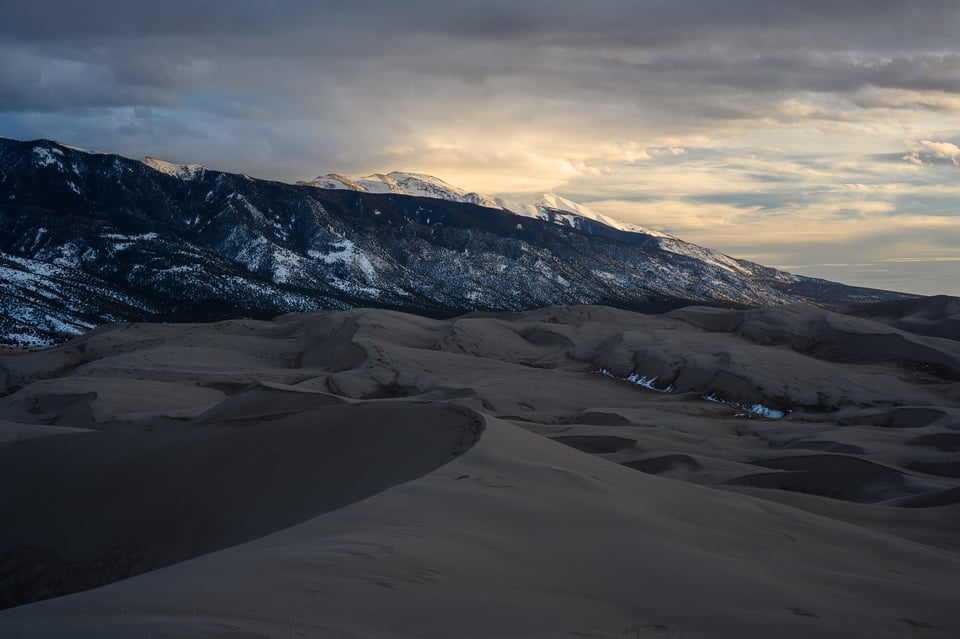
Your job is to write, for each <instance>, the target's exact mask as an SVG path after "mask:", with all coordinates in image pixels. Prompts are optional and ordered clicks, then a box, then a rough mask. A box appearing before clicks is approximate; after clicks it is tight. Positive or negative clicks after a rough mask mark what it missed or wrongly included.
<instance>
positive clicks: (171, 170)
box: [140, 156, 207, 180]
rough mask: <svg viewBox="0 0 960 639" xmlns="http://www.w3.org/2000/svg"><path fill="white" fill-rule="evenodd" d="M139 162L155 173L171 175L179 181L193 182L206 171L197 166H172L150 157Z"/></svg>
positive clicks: (202, 167)
mask: <svg viewBox="0 0 960 639" xmlns="http://www.w3.org/2000/svg"><path fill="white" fill-rule="evenodd" d="M140 162H142V163H143V164H145V165H147V166H149V167H150V168H151V169H153V170H155V171H160V172H161V173H166V174H167V175H172V176H173V177H175V178H179V179H181V180H194V179H196V178H197V177H199V176H201V175H202V174H203V172H204V171H206V170H207V169H206V167H204V166H201V165H199V164H174V163H172V162H167V161H166V160H161V159H159V158H155V157H150V156H147V157H145V158H143V159H142V160H140Z"/></svg>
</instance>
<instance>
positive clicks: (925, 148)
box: [901, 140, 960, 166]
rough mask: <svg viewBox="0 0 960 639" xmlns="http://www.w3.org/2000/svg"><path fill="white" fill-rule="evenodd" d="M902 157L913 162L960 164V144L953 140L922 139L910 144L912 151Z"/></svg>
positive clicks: (919, 163)
mask: <svg viewBox="0 0 960 639" xmlns="http://www.w3.org/2000/svg"><path fill="white" fill-rule="evenodd" d="M901 159H903V160H904V161H906V162H911V163H913V164H918V165H921V166H922V165H925V164H952V165H953V166H960V146H957V145H956V144H953V143H952V142H933V141H931V140H920V141H919V142H914V143H912V144H911V145H910V152H909V153H908V154H907V155H904V156H903V157H902V158H901Z"/></svg>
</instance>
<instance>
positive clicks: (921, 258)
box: [0, 0, 960, 295]
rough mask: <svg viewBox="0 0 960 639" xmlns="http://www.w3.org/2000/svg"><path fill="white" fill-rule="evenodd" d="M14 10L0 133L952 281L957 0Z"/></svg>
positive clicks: (918, 288) (954, 285)
mask: <svg viewBox="0 0 960 639" xmlns="http://www.w3.org/2000/svg"><path fill="white" fill-rule="evenodd" d="M6 5H7V6H4V7H3V8H2V9H0V135H3V136H6V137H11V138H16V139H22V140H28V139H36V138H48V139H54V140H58V141H62V142H66V143H69V144H74V145H77V146H81V147H85V148H90V149H94V150H101V151H107V152H112V153H119V154H121V155H125V156H128V157H135V158H139V157H143V156H147V155H150V156H155V157H160V158H163V159H165V160H169V161H172V162H180V163H199V164H203V165H206V166H208V167H211V168H215V169H220V170H226V171H234V172H240V173H246V174H248V175H251V176H255V177H262V178H270V179H277V180H283V181H288V182H294V181H297V180H303V179H310V178H313V177H315V176H317V175H322V174H326V173H331V172H338V173H346V174H351V175H362V174H369V173H374V172H388V171H391V170H401V171H413V172H422V173H428V174H431V175H435V176H437V177H440V178H442V179H444V180H446V181H447V182H450V183H451V184H455V185H457V186H460V187H462V188H465V189H468V190H472V191H477V192H479V193H483V194H487V195H505V196H509V197H513V198H519V199H533V198H534V197H535V196H537V195H539V194H540V193H544V192H554V193H559V194H560V195H563V196H565V197H568V198H571V199H573V200H575V201H578V202H581V203H584V204H587V205H588V206H590V207H591V208H593V209H595V210H597V211H599V212H601V213H604V214H606V215H609V216H612V217H616V218H619V219H622V220H625V221H629V222H634V223H637V224H640V225H643V226H646V227H648V228H652V229H656V230H659V231H664V232H668V233H671V234H673V235H675V236H677V237H679V238H681V239H684V240H687V241H691V242H695V243H698V244H701V245H704V246H709V247H711V248H716V249H718V250H721V251H723V252H725V253H728V254H730V255H733V256H735V257H740V258H746V259H750V260H753V261H757V262H760V263H762V264H766V265H769V266H776V267H780V268H786V269H787V270H790V271H793V272H796V273H801V274H805V275H813V276H817V277H825V278H828V279H833V280H837V281H841V282H845V283H849V284H858V285H864V286H871V287H877V288H886V289H892V290H902V291H910V292H915V293H927V294H934V293H947V294H952V295H960V0H839V1H838V0H829V1H827V0H791V1H789V2H786V1H782V2H778V1H776V0H724V1H723V2H719V1H716V0H620V1H614V0H593V1H592V2H583V1H582V0H577V1H574V0H551V1H545V0H527V1H524V0H510V1H507V0H485V1H483V2H466V1H465V2H454V1H452V0H450V1H447V2H426V1H421V0H406V1H404V2H385V1H371V0H353V1H352V2H337V3H333V2H326V1H317V0H289V1H284V0H275V1H273V2H270V3H266V2H261V1H252V0H230V1H225V0H224V1H205V0H190V1H184V0H166V1H164V2H150V3H147V2H138V1H133V0H125V1H123V2H117V1H111V0H85V1H83V2H78V1H76V0H70V1H56V0H31V1H30V2H19V3H6Z"/></svg>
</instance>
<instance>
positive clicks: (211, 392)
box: [0, 304, 960, 638]
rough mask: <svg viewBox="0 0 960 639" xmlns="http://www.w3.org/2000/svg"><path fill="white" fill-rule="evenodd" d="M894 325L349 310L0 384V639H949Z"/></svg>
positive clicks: (89, 352)
mask: <svg viewBox="0 0 960 639" xmlns="http://www.w3.org/2000/svg"><path fill="white" fill-rule="evenodd" d="M940 308H946V309H947V310H949V308H952V307H949V305H946V304H941V305H940V306H937V307H936V308H935V309H934V310H936V309H940ZM894 310H895V311H898V312H900V313H902V314H903V315H904V316H905V317H911V316H916V315H917V314H918V313H920V311H917V310H916V308H913V307H910V306H904V307H903V308H900V307H898V309H894ZM881 311H882V313H881ZM891 313H893V311H892V310H890V309H887V308H883V309H880V310H879V311H877V312H876V313H875V314H876V315H878V316H879V315H881V314H882V315H883V317H882V319H883V321H876V320H875V319H874V318H872V317H869V316H867V315H868V312H867V311H865V310H864V309H863V308H857V309H856V313H855V314H843V313H837V312H830V311H825V310H821V309H813V308H809V307H803V306H793V307H783V308H778V309H758V310H752V311H724V310H717V309H705V308H687V309H680V310H678V311H674V312H672V313H668V314H666V315H660V316H646V315H640V314H635V313H629V312H624V311H617V310H613V309H609V308H603V307H568V308H548V309H542V310H539V311H533V312H530V313H524V314H516V315H510V314H496V315H482V314H474V315H470V316H465V317H462V318H457V319H454V320H448V321H441V320H429V319H424V318H420V317H415V316H410V315H404V314H401V313H394V312H389V311H382V310H369V309H356V310H352V311H344V312H323V313H317V314H295V315H288V316H283V317H280V318H277V319H276V320H275V321H273V322H249V321H236V322H222V323H218V324H210V325H180V326H174V325H148V324H139V325H123V326H117V327H109V328H102V329H98V330H97V331H94V332H93V333H91V334H88V335H85V336H82V337H80V338H78V339H76V340H74V341H72V342H70V343H68V344H66V345H64V346H62V347H59V348H56V349H50V350H46V351H39V352H37V353H32V354H21V355H16V356H7V357H2V358H0V386H2V387H4V388H5V389H4V390H3V393H4V394H5V396H3V397H2V398H0V486H2V487H3V488H0V517H2V518H3V520H4V521H5V522H12V523H11V524H5V526H4V527H3V529H2V530H0V558H2V559H0V561H3V562H4V563H3V564H2V567H3V570H2V571H0V575H2V578H0V601H2V603H3V605H5V606H13V607H8V608H7V609H6V610H2V611H0V635H4V636H18V637H19V636H23V637H46V636H51V637H52V636H58V637H59V636H64V635H69V636H79V637H130V636H145V637H264V636H269V637H505V636H513V637H559V636H570V637H575V636H581V637H684V638H694V637H731V638H732V637H747V636H777V637H810V636H824V637H903V636H930V637H938V636H942V637H950V636H957V635H958V634H960V609H958V608H957V606H956V594H955V593H956V592H958V591H960V536H958V535H957V533H956V530H958V529H960V504H958V501H960V499H958V497H957V494H958V492H960V490H958V487H960V479H958V478H957V477H956V475H957V473H956V468H955V466H956V463H957V461H958V458H957V445H958V441H957V435H960V387H958V382H957V377H958V376H957V375H956V372H957V371H960V343H958V342H957V341H956V338H957V337H960V335H955V334H952V333H950V332H949V331H948V330H947V329H948V328H949V323H941V324H942V325H938V326H939V328H938V329H937V330H936V331H933V332H936V333H938V334H937V335H930V334H918V333H914V332H910V331H908V330H905V329H904V328H903V326H907V325H909V324H910V322H905V323H904V322H899V323H898V322H897V320H896V318H893V319H891V317H892V316H891ZM928 315H929V313H928ZM924 317H926V316H924ZM935 319H936V318H934V320H931V321H935ZM944 326H945V327H946V328H944ZM928 328H929V326H928ZM930 332H931V331H927V333H930ZM628 380H633V381H628ZM638 381H639V382H642V383H641V384H638V383H636V382H638ZM667 389H669V392H664V391H666V390H667ZM705 397H709V398H710V400H708V399H705ZM756 406H761V407H763V408H764V410H757V409H756V408H755V407H756ZM773 411H782V412H783V413H784V415H783V417H782V418H780V419H770V418H768V417H764V415H767V416H770V415H775V413H774V412H773ZM69 593H72V594H69ZM50 597H53V598H50ZM31 601H32V602H34V603H27V602H31ZM17 604H25V605H17Z"/></svg>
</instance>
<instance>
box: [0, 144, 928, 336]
mask: <svg viewBox="0 0 960 639" xmlns="http://www.w3.org/2000/svg"><path fill="white" fill-rule="evenodd" d="M0 167H2V172H0V343H6V344H13V345H41V344H49V343H53V342H56V341H62V340H63V339H65V338H67V337H69V336H70V335H72V334H76V333H78V332H82V331H83V330H86V329H87V328H90V327H92V326H95V325H98V324H101V323H106V322H118V321H133V320H153V321H212V320H219V319H226V318H230V317H239V316H252V317H270V316H273V315H277V314H280V313H284V312H290V311H308V310H316V309H321V308H339V309H342V308H348V307H353V306H375V307H381V308H391V309H397V310H404V311H410V312H415V313H420V314H426V315H432V316H452V315H456V314H460V313H464V312H469V311H478V310H480V311H501V310H505V311H513V310H524V309H530V308H535V307H542V306H548V305H564V304H584V303H589V304H607V305H611V306H616V307H620V308H626V309H634V310H637V309H640V310H655V309H664V310H665V309H668V308H671V307H675V306H679V305H682V304H684V303H689V302H696V303H708V304H719V305H727V306H736V305H741V306H756V305H770V304H782V303H789V302H795V301H808V302H813V303H816V304H827V303H856V302H870V301H882V300H895V299H904V298H908V297H912V296H908V295H904V294H899V293H891V292H887V291H877V290H872V289H863V288H856V287H850V286H845V285H842V284H836V283H833V282H827V281H825V280H819V279H813V278H807V277H800V276H795V275H791V274H789V273H785V272H783V271H778V270H776V269H772V268H768V267H764V266H760V265H758V264H754V263H751V262H747V261H743V260H734V259H732V258H729V257H727V256H723V255H721V254H719V253H717V252H715V251H711V250H709V249H703V248H700V247H697V246H695V245H692V244H687V243H684V242H681V241H679V240H677V239H676V238H668V237H666V236H661V235H658V234H653V233H645V232H630V231H624V230H620V229H617V228H613V227H611V226H608V225H606V224H603V223H601V222H598V221H595V220H591V219H587V218H583V217H579V218H577V219H576V222H577V223H576V225H570V224H569V223H566V224H565V223H557V222H554V221H550V220H543V219H536V218H529V217H521V216H518V215H516V214H514V213H511V212H509V211H506V210H502V209H496V208H488V207H484V206H478V205H475V204H471V203H464V202H454V201H447V200H442V199H435V198H429V197H416V196H411V195H400V194H395V193H364V192H357V191H350V190H332V189H325V188H317V187H316V186H314V185H292V184H285V183H281V182H274V181H267V180H256V179H253V178H250V177H248V176H244V175H236V174H230V173H222V172H219V171H213V170H209V169H205V168H203V167H199V166H194V165H190V166H180V165H171V164H167V163H164V162H160V161H156V160H149V159H148V160H145V161H137V160H131V159H127V158H123V157H120V156H117V155H110V154H100V153H90V152H87V151H83V150H80V149H76V148H73V147H69V146H65V145H62V144H58V143H56V142H50V141H46V140H39V141H32V142H19V141H15V140H10V139H5V138H0ZM558 214H560V215H558V219H560V218H563V219H564V220H567V221H569V219H570V218H571V215H570V214H569V213H565V212H560V211H558Z"/></svg>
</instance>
